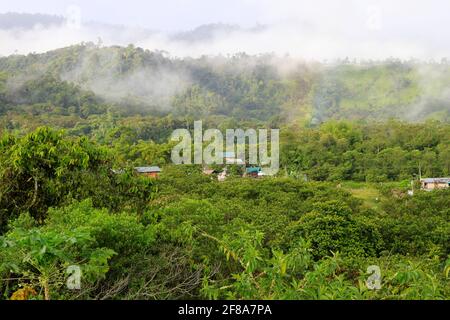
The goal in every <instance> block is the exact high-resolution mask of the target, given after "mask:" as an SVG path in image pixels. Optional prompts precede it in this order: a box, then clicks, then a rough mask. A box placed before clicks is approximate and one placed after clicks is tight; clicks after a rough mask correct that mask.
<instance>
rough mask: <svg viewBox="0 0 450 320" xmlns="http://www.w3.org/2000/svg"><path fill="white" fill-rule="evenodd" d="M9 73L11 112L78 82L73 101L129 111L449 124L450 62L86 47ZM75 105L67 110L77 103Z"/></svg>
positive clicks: (26, 60) (6, 61)
mask: <svg viewBox="0 0 450 320" xmlns="http://www.w3.org/2000/svg"><path fill="white" fill-rule="evenodd" d="M1 73H3V78H4V79H5V80H4V97H5V98H4V99H6V100H7V103H6V105H7V106H8V107H7V108H6V109H8V110H11V109H12V110H14V108H15V107H14V106H15V105H24V104H25V105H35V104H39V103H53V104H61V102H60V100H61V99H62V100H64V99H66V100H67V101H72V100H73V99H72V98H71V97H70V96H66V95H67V92H66V91H64V90H67V88H68V87H67V85H70V88H71V89H70V90H71V92H72V93H71V94H74V95H86V94H88V95H90V96H92V97H95V96H96V97H98V98H99V99H100V100H101V101H104V102H105V103H107V104H110V105H111V106H114V108H115V109H116V110H120V112H124V113H150V114H152V113H163V114H168V113H172V114H174V115H190V116H192V117H197V118H201V117H209V116H227V117H232V118H236V119H244V120H245V119H259V120H261V121H269V120H270V121H272V120H275V119H277V120H276V121H282V122H291V121H297V120H301V121H307V122H311V123H313V124H314V123H320V122H323V121H326V120H327V119H352V120H383V119H389V118H399V119H403V120H408V121H422V120H426V119H429V118H433V119H439V120H443V121H449V118H450V90H449V89H448V88H450V65H449V64H447V63H435V64H429V63H428V64H426V63H418V62H417V63H412V62H409V63H407V62H401V61H397V60H391V61H385V62H382V63H372V64H370V63H367V64H350V63H348V62H346V61H343V62H341V63H340V64H336V65H323V64H320V63H306V62H301V61H297V60H293V59H290V58H289V57H277V56H275V55H268V54H267V55H258V56H252V55H247V54H239V55H234V56H230V57H224V56H217V57H202V58H197V59H193V58H185V59H181V58H171V57H169V56H167V55H166V54H165V53H164V52H161V51H149V50H144V49H142V48H136V47H134V46H132V45H130V46H128V47H120V46H113V47H99V46H98V45H95V44H82V45H76V46H71V47H68V48H62V49H59V50H54V51H49V52H47V53H44V54H29V55H27V56H20V55H13V56H10V57H5V58H0V74H1ZM58 88H60V89H58ZM58 90H63V91H64V92H58ZM83 92H84V93H83ZM52 96H55V97H56V96H58V97H59V98H58V99H56V98H55V99H56V100H55V99H54V100H52V99H51V98H49V97H52ZM65 96H66V98H64V97H65ZM67 101H66V102H64V101H63V102H62V105H63V106H62V107H63V108H70V107H71V104H72V103H74V102H67ZM74 107H77V108H80V107H81V106H80V105H79V104H78V106H74ZM271 119H272V120H271Z"/></svg>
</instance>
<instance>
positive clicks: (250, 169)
mask: <svg viewBox="0 0 450 320" xmlns="http://www.w3.org/2000/svg"><path fill="white" fill-rule="evenodd" d="M260 171H261V168H260V167H252V168H247V173H257V172H260Z"/></svg>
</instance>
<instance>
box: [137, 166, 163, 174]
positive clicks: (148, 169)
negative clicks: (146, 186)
mask: <svg viewBox="0 0 450 320" xmlns="http://www.w3.org/2000/svg"><path fill="white" fill-rule="evenodd" d="M134 170H136V171H137V172H138V173H151V172H161V168H160V167H136V168H134Z"/></svg>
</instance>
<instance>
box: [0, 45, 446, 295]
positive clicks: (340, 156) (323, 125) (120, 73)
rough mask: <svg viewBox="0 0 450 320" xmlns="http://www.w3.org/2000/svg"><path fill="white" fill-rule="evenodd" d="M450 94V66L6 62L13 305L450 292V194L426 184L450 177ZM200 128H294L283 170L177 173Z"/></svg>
mask: <svg viewBox="0 0 450 320" xmlns="http://www.w3.org/2000/svg"><path fill="white" fill-rule="evenodd" d="M449 86H450V65H449V64H448V63H447V62H446V61H441V62H440V63H435V62H429V63H425V62H418V61H407V62H405V61H397V60H391V61H382V62H379V61H363V62H361V61H360V62H353V61H348V60H343V61H339V62H336V63H333V64H331V63H330V64H324V63H313V62H299V61H294V60H292V59H291V58H289V57H284V58H280V57H276V56H273V55H260V56H249V55H246V54H240V55H236V56H228V57H220V56H219V57H202V58H198V59H193V58H183V59H182V58H174V57H169V56H168V54H167V53H165V52H150V51H146V50H142V49H140V48H135V47H133V46H129V47H126V48H123V47H100V46H97V45H94V44H90V43H89V44H82V45H77V46H73V47H69V48H64V49H59V50H55V51H51V52H48V53H45V54H30V55H27V56H19V55H13V56H9V57H3V58H0V123H1V125H0V297H1V298H0V299H449V297H450V286H449V276H450V247H449V245H450V189H445V190H435V191H433V192H426V191H422V190H420V186H419V184H418V179H419V178H420V177H445V176H447V177H448V176H450V124H449V120H450V100H449V99H448V98H449V95H448V88H449ZM195 120H203V121H204V127H205V128H219V129H220V130H222V131H224V130H225V129H228V128H243V129H246V128H280V165H281V168H280V171H279V173H278V175H277V176H274V177H264V178H261V179H253V178H247V177H242V176H241V174H240V171H241V170H242V168H239V167H236V168H233V170H230V171H231V175H230V176H229V178H228V179H227V180H226V181H224V182H219V181H218V180H217V178H216V177H215V176H214V175H212V176H209V175H205V174H203V173H202V169H203V168H202V166H200V165H198V166H196V165H178V166H176V165H172V164H171V159H170V156H171V150H172V147H173V145H174V144H173V142H171V141H170V135H171V133H172V131H173V130H175V129H179V128H187V129H192V126H193V122H194V121H195ZM150 165H153V166H154V165H158V166H160V167H161V168H162V173H161V175H160V176H159V177H158V178H157V179H150V178H148V177H144V176H139V175H137V174H136V173H135V172H134V169H133V168H134V167H136V166H150ZM234 169H235V170H234ZM411 188H414V191H415V192H414V195H413V196H410V195H408V190H410V189H411ZM73 265H77V266H80V268H81V271H82V285H81V288H80V289H78V290H69V288H67V286H66V280H67V272H66V271H67V268H68V267H69V266H73ZM371 265H376V266H379V268H380V271H381V276H382V279H381V289H379V290H370V288H368V286H367V285H366V280H367V279H368V277H369V276H370V274H368V273H367V268H368V267H369V266H371Z"/></svg>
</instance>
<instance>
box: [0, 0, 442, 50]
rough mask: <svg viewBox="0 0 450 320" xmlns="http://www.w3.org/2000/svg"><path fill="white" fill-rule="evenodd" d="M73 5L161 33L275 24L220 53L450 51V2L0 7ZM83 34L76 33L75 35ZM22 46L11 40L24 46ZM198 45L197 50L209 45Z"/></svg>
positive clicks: (211, 1) (88, 17)
mask: <svg viewBox="0 0 450 320" xmlns="http://www.w3.org/2000/svg"><path fill="white" fill-rule="evenodd" d="M70 6H72V7H73V6H76V7H77V8H79V9H80V12H81V19H82V21H83V22H88V21H97V22H104V23H109V24H120V25H127V26H140V27H145V28H149V29H152V30H161V31H163V32H175V31H181V30H189V29H193V28H195V27H197V26H199V25H202V24H208V23H217V22H221V23H227V24H237V25H240V26H242V27H252V26H255V25H256V24H263V25H270V26H271V27H272V29H270V32H268V33H266V34H265V35H264V37H260V38H259V39H253V38H252V39H249V38H247V37H246V36H239V37H234V38H233V39H227V40H223V39H221V41H220V42H219V43H218V44H217V43H216V46H215V47H214V48H215V49H216V51H220V50H223V49H230V46H231V47H232V46H236V48H235V49H236V50H237V49H238V48H237V47H238V46H240V45H243V46H244V49H247V46H249V48H248V51H258V50H264V51H281V52H287V51H290V46H293V47H295V48H293V49H292V51H293V52H294V54H295V52H296V51H299V50H298V48H299V47H300V46H302V44H303V46H302V50H303V52H305V54H306V55H309V56H311V55H318V53H319V51H320V52H324V51H331V52H332V53H333V55H334V54H337V55H339V56H342V55H346V53H348V54H347V55H349V56H361V57H363V56H370V55H374V56H383V55H394V56H399V57H403V58H406V57H408V56H415V57H418V58H427V57H429V58H439V57H442V56H450V41H449V40H448V39H450V1H448V0H378V1H377V0H340V1H339V0H313V1H304V0H146V1H144V0H127V1H113V0H96V1H95V0H39V1H31V0H27V1H26V0H14V1H2V2H1V3H0V12H1V13H5V12H25V13H49V14H57V15H66V13H67V9H68V8H69V7H70ZM71 36H73V35H71ZM30 38H31V37H30ZM79 38H80V37H74V41H75V40H78V39H79ZM24 39H26V38H22V40H20V41H22V42H23V41H24ZM2 40H3V41H7V40H10V41H12V42H11V43H12V44H13V42H14V41H13V39H11V37H9V38H8V37H7V36H6V35H3V38H1V35H0V41H2ZM239 41H240V42H239ZM249 42H250V43H249ZM137 43H138V44H142V45H145V44H146V45H148V46H149V47H150V48H151V49H154V46H156V45H157V44H158V45H164V46H165V47H166V48H169V49H173V50H175V51H176V50H178V49H179V50H184V49H186V48H182V49H180V48H179V46H176V45H174V44H173V43H170V44H169V43H167V42H164V43H163V44H161V41H160V42H155V39H151V41H150V40H149V39H147V40H146V41H144V40H143V39H141V41H137ZM19 44H21V43H19V42H18V43H17V44H14V46H16V47H18V48H19V47H20V45H19ZM263 44H265V47H264V46H262V45H263ZM270 44H272V46H273V47H270ZM55 45H56V44H55ZM1 46H3V47H6V45H5V43H3V44H2V43H0V49H2V48H1ZM166 48H162V49H166ZM19 49H20V48H19ZM19 49H18V50H19ZM38 49H39V48H38ZM190 49H192V48H190ZM271 49H273V50H271ZM278 49H279V50H278ZM30 50H31V49H30ZM195 50H196V51H195V52H196V53H200V51H201V50H204V48H195ZM3 51H5V50H3ZM19 51H20V50H19ZM38 51H39V50H38ZM206 53H209V52H206ZM0 54H1V52H0ZM324 56H326V54H325V52H324Z"/></svg>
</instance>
